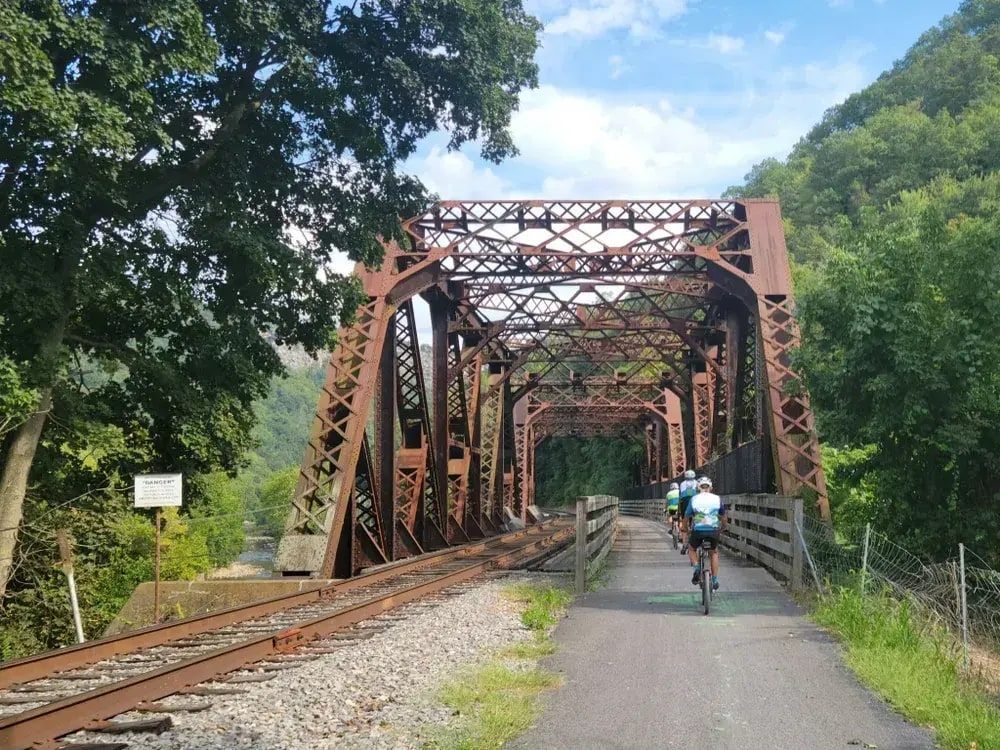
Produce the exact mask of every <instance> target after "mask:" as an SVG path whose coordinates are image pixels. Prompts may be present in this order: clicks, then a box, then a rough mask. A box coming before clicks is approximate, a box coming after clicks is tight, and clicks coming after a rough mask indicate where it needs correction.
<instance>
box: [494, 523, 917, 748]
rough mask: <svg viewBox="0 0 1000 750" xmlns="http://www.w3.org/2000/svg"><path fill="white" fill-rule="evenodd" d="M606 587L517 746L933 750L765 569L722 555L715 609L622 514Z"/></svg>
mask: <svg viewBox="0 0 1000 750" xmlns="http://www.w3.org/2000/svg"><path fill="white" fill-rule="evenodd" d="M609 561H610V565H609V579H608V583H607V585H606V586H604V587H602V588H601V589H600V590H598V591H595V592H592V593H589V594H586V595H584V596H582V597H580V598H579V599H577V601H576V602H575V603H574V605H573V606H572V607H571V608H570V611H569V614H568V616H567V617H566V619H564V620H563V621H562V622H561V623H560V625H559V626H558V628H557V629H556V632H555V640H556V642H557V643H558V644H559V650H558V652H557V653H556V655H555V656H553V657H550V658H549V659H548V660H546V665H547V666H548V667H549V668H550V669H554V670H556V671H558V672H561V673H563V674H564V677H565V684H564V685H563V687H562V688H560V689H559V690H558V691H556V692H554V693H552V694H550V696H549V697H548V700H547V705H546V706H545V709H544V711H543V714H542V716H541V717H540V718H539V719H538V721H537V722H536V724H535V727H534V728H533V729H532V730H530V731H529V732H528V733H527V734H526V735H524V736H523V737H521V738H520V739H519V740H517V741H516V742H515V743H514V744H513V747H516V748H526V749H530V750H550V749H552V750H555V749H557V748H558V749H559V750H563V749H564V748H572V749H573V750H585V749H589V748H601V749H603V748H629V749H632V748H658V749H661V748H674V747H676V748H682V747H683V748H694V749H700V748H713V749H714V748H732V749H733V750H745V749H747V750H749V749H756V748H766V749H767V750H827V749H828V748H829V749H830V750H834V749H836V750H863V749H864V748H873V747H874V748H878V750H904V749H905V750H916V749H917V748H920V749H921V750H923V749H924V748H933V747H935V744H934V741H933V739H932V736H931V734H930V733H929V732H927V731H925V730H923V729H919V728H916V727H914V726H912V725H910V724H908V723H907V722H906V721H905V720H904V719H903V718H902V717H900V716H899V715H898V714H896V713H894V712H893V711H892V709H891V708H889V707H888V706H887V705H886V704H885V703H884V702H882V701H881V700H880V699H878V698H877V697H876V696H874V695H873V694H872V693H871V692H869V691H868V690H867V689H865V688H864V687H863V686H862V685H861V684H860V683H858V681H857V679H856V678H855V677H854V676H853V674H852V673H851V672H850V671H849V670H848V668H847V667H846V666H845V665H844V664H843V660H842V657H841V651H840V647H839V646H838V645H837V643H836V642H835V641H833V640H832V639H831V637H830V636H829V635H827V634H826V633H825V632H824V631H823V630H821V629H820V628H818V627H817V626H815V625H814V624H812V623H811V622H810V621H808V620H807V619H806V618H805V617H804V616H803V611H802V609H801V608H800V607H798V606H797V605H796V604H795V603H794V602H793V601H792V600H791V599H790V598H789V597H788V596H787V595H786V594H785V593H784V591H783V589H782V587H781V586H780V585H779V584H778V583H777V582H776V581H775V580H774V579H773V578H772V577H771V576H770V575H769V574H768V573H767V572H766V571H764V570H763V569H760V568H756V567H751V566H749V565H746V564H745V563H741V562H740V561H738V560H737V559H736V558H734V557H731V556H723V559H722V570H721V571H720V575H719V580H720V582H721V585H722V589H721V590H720V591H719V592H717V594H716V597H715V600H714V602H713V609H712V613H711V614H710V615H709V616H708V617H706V616H705V615H704V614H703V612H702V610H701V609H700V608H699V605H700V595H699V591H698V589H697V588H696V587H695V586H692V585H691V568H690V567H689V563H688V562H687V558H686V556H683V557H682V556H681V555H680V554H679V552H678V551H675V550H673V549H672V548H671V544H670V538H669V536H668V535H667V534H666V530H665V528H664V527H663V526H662V525H660V524H656V523H653V522H651V521H644V520H641V519H636V518H622V519H621V526H620V531H619V536H618V540H617V542H616V544H615V548H614V550H613V551H612V553H611V555H610V557H609Z"/></svg>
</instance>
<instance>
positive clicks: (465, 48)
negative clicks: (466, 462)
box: [0, 0, 540, 650]
mask: <svg viewBox="0 0 1000 750" xmlns="http://www.w3.org/2000/svg"><path fill="white" fill-rule="evenodd" d="M0 28H2V29H3V30H4V31H3V33H2V34H0V266H2V267H3V269H4V270H3V273H2V274H0V310H2V311H3V315H4V318H3V320H2V321H0V464H3V463H4V462H5V461H7V460H8V459H10V457H11V456H12V455H13V452H12V451H10V446H11V443H12V440H13V437H14V435H13V434H12V433H7V434H6V435H5V434H3V430H4V429H7V428H15V429H16V426H17V425H18V424H19V423H20V422H21V421H22V420H23V418H24V416H25V415H26V414H27V413H29V412H30V411H31V410H32V409H34V407H35V404H36V403H38V400H39V398H41V397H42V396H43V395H47V394H48V393H49V392H51V393H52V397H53V406H52V409H51V411H50V412H48V421H47V424H46V426H45V430H44V432H43V435H42V438H41V441H40V444H39V445H38V450H37V453H35V455H34V461H33V465H32V471H31V478H30V479H31V481H30V483H29V486H30V490H29V492H28V494H27V496H26V497H25V502H24V519H25V521H24V526H23V528H24V532H25V533H24V536H23V537H22V540H21V544H20V547H19V549H18V551H17V552H16V553H15V554H16V557H17V564H16V570H15V576H14V578H13V580H12V584H11V586H10V588H9V589H8V591H7V593H8V597H7V598H6V599H5V600H4V602H3V611H2V616H0V617H2V625H3V628H2V629H3V632H4V634H5V635H4V639H5V640H4V644H5V645H4V646H3V648H5V649H8V650H10V649H15V650H17V649H26V648H34V647H35V646H37V645H39V644H42V645H47V646H51V645H60V644H63V643H66V642H67V638H66V634H67V631H66V629H65V628H64V627H63V625H62V624H53V625H52V626H51V627H49V626H48V623H49V622H51V623H62V622H63V621H64V620H65V618H64V617H63V615H64V614H65V597H64V595H63V593H62V592H63V589H62V586H61V584H60V582H59V580H58V577H57V574H55V573H53V572H52V570H51V569H50V563H51V559H49V558H50V556H51V550H52V547H53V544H52V533H53V532H54V530H55V529H56V528H59V527H60V525H63V526H66V527H68V528H70V529H71V530H72V531H73V533H74V534H76V536H77V539H78V541H79V542H80V543H81V552H80V560H79V566H78V570H79V575H78V578H79V580H80V585H81V589H86V592H85V593H83V592H82V593H81V599H83V601H84V607H85V609H86V617H87V618H88V632H89V633H91V634H94V633H95V632H96V631H98V630H99V629H100V624H101V623H102V622H106V620H107V617H108V613H109V612H110V611H111V610H112V609H113V608H114V607H115V606H117V605H118V604H119V603H120V602H121V601H122V598H121V595H122V593H123V592H124V591H125V590H126V589H127V590H130V589H131V587H132V585H133V584H134V583H135V582H137V581H138V580H142V579H143V578H145V577H148V569H147V568H146V567H145V563H144V562H143V560H144V558H145V553H146V552H148V549H146V548H145V546H144V545H145V544H146V542H145V541H144V539H145V538H146V537H145V536H144V532H143V533H140V529H139V526H138V525H136V524H135V523H134V520H133V521H125V520H122V519H123V516H124V515H128V514H133V513H134V511H132V510H131V509H129V508H128V507H127V498H126V493H125V488H126V487H127V486H128V484H129V483H130V481H131V477H132V476H133V475H134V474H137V473H144V472H149V471H165V470H173V471H181V472H183V473H184V474H185V476H186V477H189V478H191V481H190V482H189V486H188V500H189V503H188V505H187V507H186V508H185V509H184V511H183V512H182V513H181V514H180V515H178V516H177V517H176V518H173V519H172V520H171V521H170V523H169V524H168V531H167V549H166V552H165V554H164V566H165V567H164V574H165V575H167V576H176V577H190V576H192V575H196V574H197V573H199V572H203V571H204V570H206V569H207V568H208V567H210V566H211V565H212V564H213V563H214V564H224V563H225V562H228V561H229V560H231V559H232V558H233V556H234V555H235V554H236V553H237V552H238V547H239V544H240V539H241V536H242V527H241V524H240V521H239V519H238V518H237V515H238V514H240V513H241V512H242V510H243V507H244V506H245V507H251V506H252V507H257V505H256V504H257V503H258V502H259V498H258V493H257V487H258V486H259V485H260V484H261V482H258V481H253V480H252V479H251V478H247V477H243V478H241V479H240V480H238V483H237V484H236V485H233V484H232V482H231V481H230V480H228V479H227V478H226V477H225V476H224V474H223V473H220V472H226V473H233V472H235V471H237V470H238V469H239V468H241V467H242V466H243V465H244V463H247V462H248V459H252V460H250V461H249V462H250V463H251V464H257V465H261V464H262V465H263V467H264V469H262V470H261V471H260V474H259V475H258V476H259V477H261V478H264V477H266V476H267V475H268V474H269V473H270V472H273V471H276V470H279V469H283V468H284V467H286V466H288V465H289V464H297V463H298V461H299V459H300V457H301V447H302V445H303V442H304V438H305V433H306V431H307V429H308V423H309V417H308V415H306V416H305V419H301V418H302V416H303V415H302V414H301V408H300V405H301V403H303V402H302V400H301V399H300V398H299V394H297V393H296V394H294V395H293V396H291V397H290V401H291V402H294V408H292V407H290V406H289V405H288V404H286V403H285V401H284V395H285V390H284V389H286V388H296V387H300V386H301V387H305V386H304V385H303V381H299V380H297V379H296V377H297V376H293V377H292V378H290V379H289V380H288V381H286V382H285V383H284V384H279V385H278V387H277V388H276V389H275V390H274V392H273V394H272V399H271V402H272V404H271V408H270V411H268V407H265V408H264V409H263V411H265V412H267V413H266V414H265V420H264V421H263V427H262V429H261V431H260V432H258V433H257V434H256V436H255V435H254V432H253V426H254V405H255V403H256V404H258V405H259V404H260V402H261V400H263V399H264V398H265V396H266V395H267V394H268V392H269V389H270V388H271V384H272V382H273V381H274V379H275V378H276V377H277V376H279V375H280V374H281V373H282V372H283V370H284V368H283V367H282V365H281V363H280V361H279V358H278V356H277V354H276V352H275V350H274V346H273V345H274V344H300V345H301V346H302V347H303V348H304V349H305V350H306V351H316V350H317V349H320V348H324V347H327V346H329V345H330V343H331V341H332V338H333V336H334V333H335V330H336V326H337V325H338V324H339V323H340V322H342V321H345V320H348V319H349V318H350V316H351V314H353V311H354V310H355V308H356V306H357V304H358V302H359V301H360V298H361V290H360V288H359V287H358V285H357V284H356V283H355V282H354V281H353V280H350V279H346V278H344V277H341V276H338V275H336V274H332V273H330V272H329V268H328V266H329V262H330V259H331V255H332V253H333V251H334V250H335V249H337V248H343V249H345V250H346V251H347V252H348V254H349V255H350V256H351V258H352V259H354V260H358V261H364V262H367V263H369V264H374V263H377V262H378V261H379V260H380V258H381V245H380V243H379V242H378V239H377V238H378V237H379V236H383V237H386V238H391V237H395V236H398V235H399V232H400V228H399V223H398V216H400V215H407V214H410V213H413V212H415V211H416V210H417V208H418V207H420V206H421V205H422V204H423V203H424V201H425V196H424V191H423V188H422V186H420V185H419V183H418V182H417V181H416V180H414V179H413V178H411V177H409V176H408V175H405V174H402V173H400V172H399V170H398V165H399V164H400V162H401V161H403V160H405V159H406V158H407V157H408V156H410V155H411V154H412V153H413V150H414V148H415V146H416V144H417V142H418V141H419V140H420V139H421V138H422V137H424V136H425V135H427V134H428V133H430V132H431V131H433V130H435V129H441V130H444V131H446V132H447V133H448V136H449V138H450V145H451V146H452V147H458V146H459V145H461V144H462V143H465V142H468V141H475V142H477V143H478V144H480V147H481V150H482V153H483V155H484V156H485V157H486V158H489V159H494V160H498V159H500V158H503V157H505V156H507V155H510V154H512V153H514V146H513V143H512V142H511V137H510V133H509V124H510V117H511V113H512V111H513V110H514V109H515V107H516V106H517V102H518V96H519V93H520V91H521V90H522V89H524V88H525V87H530V86H534V85H535V84H536V73H537V69H536V66H535V64H534V61H533V55H534V52H535V49H536V47H537V35H538V32H539V28H540V27H539V24H538V22H537V21H536V20H535V19H534V18H532V17H531V16H529V15H527V14H526V13H525V12H524V10H523V8H522V6H521V3H520V1H519V0H503V2H497V0H473V1H472V2H463V3H457V4H456V3H443V4H441V3H438V4H434V3H423V4H419V5H413V4H406V3H404V4H400V3H388V2H373V3H363V4H361V5H354V6H348V5H337V4H334V3H328V2H312V1H309V0H281V1H280V2H264V0H249V1H248V2H241V3H231V2H216V1H215V0H169V1H167V2H159V3H93V2H84V3H80V2H75V1H74V2H71V1H70V0H51V2H44V3H38V2H18V3H2V4H0ZM262 333H265V334H266V335H262ZM308 377H309V378H315V373H314V372H311V373H310V374H309V376H308ZM310 391H311V392H310V394H309V398H308V400H307V401H308V407H306V408H308V409H309V410H310V411H311V408H312V405H313V404H314V402H315V390H314V388H310ZM300 419H301V421H300ZM293 424H294V426H295V430H294V432H295V434H294V435H292V434H291V433H292V432H293V430H292V425H293ZM255 438H256V441H258V442H259V443H260V444H261V445H262V448H261V450H262V454H260V455H258V456H249V455H248V454H249V451H250V449H251V448H252V447H253V446H254V444H255ZM27 447H29V448H33V447H34V446H27ZM21 495H22V493H21V492H20V491H17V492H11V493H5V495H4V497H3V498H0V502H2V503H5V504H7V503H10V504H11V507H13V508H15V510H16V508H18V507H19V506H20V503H21ZM14 515H15V517H17V515H18V514H17V513H16V512H15V513H14ZM147 525H148V521H147ZM36 544H37V545H38V547H37V550H36V547H35V545H36ZM28 552H33V553H34V552H37V554H28ZM2 588H3V582H2V581H0V590H2ZM12 633H13V635H10V636H8V634H12ZM18 634H20V635H18Z"/></svg>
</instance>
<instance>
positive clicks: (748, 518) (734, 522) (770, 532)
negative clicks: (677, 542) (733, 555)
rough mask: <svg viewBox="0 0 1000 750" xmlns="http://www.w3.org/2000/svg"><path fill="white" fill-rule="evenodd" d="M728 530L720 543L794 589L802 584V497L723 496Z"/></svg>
mask: <svg viewBox="0 0 1000 750" xmlns="http://www.w3.org/2000/svg"><path fill="white" fill-rule="evenodd" d="M723 501H724V502H725V503H726V509H727V515H728V517H729V528H728V529H727V531H726V533H725V534H723V540H722V543H723V544H724V545H725V546H726V547H729V548H730V549H732V550H734V551H735V552H739V553H740V554H742V555H744V556H746V557H747V558H749V559H751V560H754V561H755V562H757V563H759V564H760V565H762V566H763V567H765V568H767V569H768V570H769V571H771V572H772V573H774V574H775V575H777V576H780V577H781V578H784V579H785V580H786V581H790V582H791V584H792V587H793V588H797V587H798V586H799V585H800V583H801V581H802V558H803V554H802V544H801V541H800V537H799V535H798V533H796V526H798V528H801V527H802V498H798V497H782V496H780V495H725V496H724V497H723Z"/></svg>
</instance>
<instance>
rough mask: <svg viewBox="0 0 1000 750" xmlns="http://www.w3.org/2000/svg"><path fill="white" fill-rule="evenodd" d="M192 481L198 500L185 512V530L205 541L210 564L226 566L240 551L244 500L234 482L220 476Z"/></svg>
mask: <svg viewBox="0 0 1000 750" xmlns="http://www.w3.org/2000/svg"><path fill="white" fill-rule="evenodd" d="M194 481H195V482H196V483H197V485H198V490H197V497H198V499H197V500H196V501H195V502H193V503H192V504H191V507H190V509H189V511H188V515H189V516H190V519H189V520H188V521H187V523H188V526H189V527H190V529H191V531H192V533H195V534H198V535H200V536H203V537H204V538H205V545H206V547H207V548H208V557H209V560H210V561H211V563H212V564H213V565H217V566H222V565H227V564H228V563H230V562H232V561H233V560H235V559H236V558H237V557H239V554H240V552H242V551H243V541H244V538H243V537H244V533H243V520H244V518H245V512H244V507H243V496H242V494H241V493H240V489H239V487H238V486H237V484H236V482H235V481H234V480H233V479H232V478H230V477H228V476H226V475H225V474H223V473H221V472H216V473H214V474H206V475H203V476H200V477H197V478H196V479H195V480H194Z"/></svg>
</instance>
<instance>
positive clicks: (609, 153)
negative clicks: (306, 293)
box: [406, 0, 958, 198]
mask: <svg viewBox="0 0 1000 750" xmlns="http://www.w3.org/2000/svg"><path fill="white" fill-rule="evenodd" d="M525 2H526V3H527V7H528V9H529V10H530V11H531V12H532V13H534V14H535V15H536V16H538V17H539V18H540V19H541V20H542V21H543V22H544V23H545V25H546V30H545V32H544V34H543V37H542V49H541V50H540V51H539V54H538V62H539V65H540V75H539V84H540V86H539V88H538V89H536V90H534V91H530V92H526V93H525V94H524V95H523V96H522V101H521V108H520V110H519V111H518V112H517V113H516V114H515V116H514V121H513V128H512V129H513V134H514V137H515V141H516V142H517V144H518V147H519V148H520V149H521V155H520V156H518V157H516V158H513V159H510V160H507V161H505V162H504V163H502V164H499V165H495V164H488V163H484V162H483V161H482V160H480V159H479V158H478V155H477V149H476V147H475V146H474V145H473V146H469V147H467V148H465V149H463V150H462V151H459V152H452V153H449V152H448V151H447V150H446V149H445V148H444V145H443V144H444V141H443V139H441V138H439V137H431V138H429V139H427V140H426V141H425V142H424V143H423V144H422V145H421V148H420V150H419V151H418V153H417V154H416V155H415V156H414V157H413V158H411V159H410V160H409V161H408V163H407V165H406V167H407V168H408V170H409V171H411V172H413V173H415V174H417V175H418V176H419V177H420V178H421V179H422V180H423V181H424V183H425V184H426V185H427V187H428V188H429V189H431V190H432V191H434V192H437V193H438V194H439V195H440V196H441V197H442V198H508V197H523V198H531V197H539V198H610V197H621V198H649V197H658V198H681V197H683V198H688V197H701V196H705V197H711V196H716V195H718V194H719V193H720V192H721V191H722V190H724V189H725V188H726V187H727V186H728V185H731V184H733V183H736V182H739V181H740V179H741V177H742V176H743V175H744V174H745V173H746V172H747V171H748V169H749V168H750V167H751V166H752V165H753V164H754V163H756V162H758V161H760V160H761V159H763V158H765V157H767V156H784V155H785V154H787V153H788V151H789V149H790V148H791V147H792V145H793V144H794V143H795V141H796V140H798V139H799V138H800V137H801V136H802V135H803V134H804V133H805V132H806V131H807V130H808V129H809V128H810V127H811V126H812V125H813V124H814V123H816V122H817V121H818V120H819V118H820V117H821V116H822V114H823V111H824V110H825V109H827V108H828V107H830V106H832V105H834V104H836V103H838V102H840V101H842V100H843V99H844V98H845V97H846V96H847V95H848V94H850V93H851V92H853V91H856V90H858V89H860V88H862V87H863V86H864V85H866V84H868V83H869V82H871V81H872V80H874V79H875V78H876V77H877V76H878V74H879V73H881V72H882V71H883V70H885V69H886V68H888V67H889V66H890V65H891V64H892V63H893V61H894V60H896V59H898V58H899V57H901V56H902V55H903V53H904V52H905V51H906V50H907V48H908V47H909V46H910V45H911V44H913V42H914V41H916V39H917V37H918V36H919V35H920V34H921V33H922V32H923V31H924V30H926V29H927V28H929V27H930V26H932V25H934V24H936V23H937V22H938V21H939V20H940V19H941V18H942V17H943V16H945V15H947V14H949V13H952V12H954V11H955V10H956V8H957V7H958V0H799V1H798V2H796V1H795V0H742V1H740V2H738V1H737V0H573V1H572V2H570V1H568V0H525Z"/></svg>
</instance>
